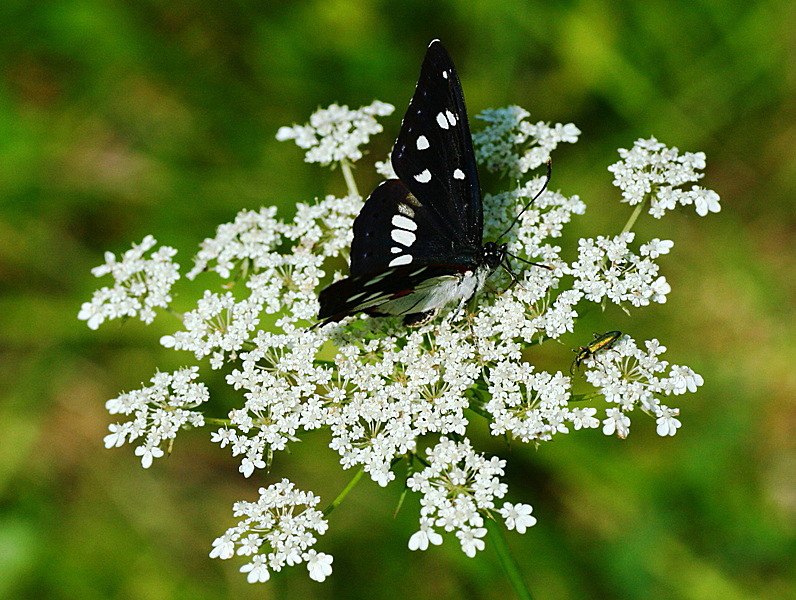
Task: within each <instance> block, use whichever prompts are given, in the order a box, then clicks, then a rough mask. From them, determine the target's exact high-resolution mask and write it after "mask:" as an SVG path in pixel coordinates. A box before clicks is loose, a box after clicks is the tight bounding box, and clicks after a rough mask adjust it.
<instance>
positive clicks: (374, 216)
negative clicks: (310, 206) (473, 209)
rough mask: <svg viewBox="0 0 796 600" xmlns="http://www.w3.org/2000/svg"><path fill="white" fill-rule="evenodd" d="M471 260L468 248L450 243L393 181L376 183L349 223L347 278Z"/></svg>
mask: <svg viewBox="0 0 796 600" xmlns="http://www.w3.org/2000/svg"><path fill="white" fill-rule="evenodd" d="M473 260H474V255H473V252H472V248H471V247H470V246H469V245H462V244H461V243H459V242H458V241H457V240H456V239H455V238H453V237H452V236H451V235H450V234H449V232H448V231H447V229H446V228H443V227H442V226H441V224H440V222H439V219H438V216H437V214H436V213H434V212H433V211H431V210H430V209H429V208H428V206H426V205H423V204H421V203H420V201H419V200H418V199H417V198H416V197H415V196H414V195H413V194H412V193H411V192H410V191H409V190H408V189H407V187H406V186H405V185H404V184H403V182H402V181H400V180H398V179H388V180H387V181H385V182H383V183H381V184H380V185H379V186H378V187H377V188H376V189H375V190H374V191H373V193H372V194H371V195H370V197H369V198H368V199H367V202H365V205H364V206H363V207H362V211H361V212H360V213H359V216H357V218H356V220H355V221H354V240H353V242H352V243H351V276H352V277H357V276H359V275H366V274H370V273H374V274H375V273H380V272H383V271H384V270H385V269H389V268H391V267H397V266H401V265H410V264H414V265H419V264H429V263H449V262H459V263H471V262H472V261H473Z"/></svg>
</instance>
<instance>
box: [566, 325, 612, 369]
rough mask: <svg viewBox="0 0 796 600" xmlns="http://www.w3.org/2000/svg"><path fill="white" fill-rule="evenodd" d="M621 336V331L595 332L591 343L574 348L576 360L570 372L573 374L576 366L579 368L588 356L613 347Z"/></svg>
mask: <svg viewBox="0 0 796 600" xmlns="http://www.w3.org/2000/svg"><path fill="white" fill-rule="evenodd" d="M620 337H622V332H621V331H608V332H607V333H603V334H602V335H598V334H596V333H595V334H594V339H593V340H592V341H591V343H589V344H586V345H585V346H581V347H580V348H578V349H577V350H573V352H575V360H574V361H572V366H571V367H570V368H569V374H570V375H572V373H573V372H574V371H575V369H576V368H578V369H579V368H580V365H581V363H583V361H584V360H586V359H587V358H591V357H593V356H594V355H595V354H597V353H598V352H600V351H601V350H607V349H608V348H611V347H612V346H613V345H614V344H615V343H616V342H617V340H618V339H619V338H620Z"/></svg>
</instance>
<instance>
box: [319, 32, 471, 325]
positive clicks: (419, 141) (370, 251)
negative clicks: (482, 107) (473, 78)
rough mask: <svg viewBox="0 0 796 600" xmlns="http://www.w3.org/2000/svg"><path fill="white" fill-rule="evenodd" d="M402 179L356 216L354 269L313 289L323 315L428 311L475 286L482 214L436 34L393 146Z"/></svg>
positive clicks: (453, 79)
mask: <svg viewBox="0 0 796 600" xmlns="http://www.w3.org/2000/svg"><path fill="white" fill-rule="evenodd" d="M392 164H393V168H394V169H395V172H396V174H397V175H398V177H399V179H391V180H388V181H385V182H384V183H382V184H381V185H380V186H379V187H377V188H376V189H375V190H374V192H373V193H372V194H371V195H370V197H369V198H368V200H367V201H366V202H365V205H364V206H363V208H362V211H361V212H360V214H359V216H358V217H357V218H356V220H355V221H354V240H353V242H352V244H351V276H350V277H348V278H346V279H343V280H341V281H338V282H335V283H333V284H332V285H330V286H329V287H327V288H326V289H324V290H323V291H322V292H321V293H320V295H319V301H320V311H319V314H318V318H319V319H321V320H322V323H323V324H326V323H329V322H333V321H339V320H340V319H342V318H343V317H345V316H348V315H350V314H354V313H357V312H367V313H369V314H373V315H382V314H390V315H408V316H412V315H417V314H418V313H427V314H433V312H435V311H436V310H437V309H438V308H440V307H442V306H444V305H445V304H447V303H448V302H451V301H454V300H460V299H462V298H469V297H471V296H472V294H473V293H474V291H475V290H476V289H477V288H478V287H479V286H480V285H481V283H482V279H481V278H480V276H479V274H478V271H479V266H480V262H481V258H480V257H481V253H482V250H481V237H482V233H483V214H482V205H481V191H480V187H479V183H478V171H477V170H476V165H475V155H474V154H473V146H472V139H471V137H470V127H469V125H468V122H467V112H466V109H465V106H464V96H463V94H462V89H461V84H460V83H459V78H458V76H457V75H456V69H455V67H454V66H453V62H452V61H451V59H450V56H448V53H447V51H446V50H445V48H443V46H442V44H441V43H440V42H439V40H434V41H433V42H431V44H430V45H429V47H428V50H427V51H426V56H425V59H424V60H423V66H422V67H421V70H420V77H419V79H418V82H417V87H416V89H415V93H414V95H413V97H412V100H411V102H410V103H409V108H408V109H407V111H406V115H405V116H404V119H403V121H402V123H401V131H400V133H399V134H398V139H397V141H396V143H395V147H394V148H393V152H392Z"/></svg>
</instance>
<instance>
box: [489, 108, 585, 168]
mask: <svg viewBox="0 0 796 600" xmlns="http://www.w3.org/2000/svg"><path fill="white" fill-rule="evenodd" d="M530 116H531V113H529V112H528V111H527V110H525V109H524V108H520V107H519V106H509V107H507V108H499V109H494V110H485V111H483V112H482V113H481V114H479V115H476V118H477V119H481V120H482V121H486V122H487V123H488V125H487V126H486V127H484V129H482V130H481V131H479V132H476V133H474V134H473V143H474V144H475V152H476V157H477V158H478V160H479V162H480V163H481V164H483V165H484V166H485V167H486V168H487V169H489V170H490V171H500V172H506V173H508V174H510V175H511V176H512V177H519V176H520V175H524V174H526V173H528V172H529V171H532V170H533V169H535V168H537V167H539V166H541V165H543V164H544V163H546V162H547V159H548V158H549V157H550V153H551V152H552V151H553V150H555V149H556V147H557V146H558V144H560V143H562V142H566V143H568V144H574V143H575V142H577V141H578V136H579V135H580V129H578V128H577V127H576V126H575V125H573V124H572V123H567V124H566V125H562V124H561V123H556V124H555V125H553V126H552V127H550V126H549V125H547V124H546V123H543V122H541V121H540V122H538V123H530V122H528V121H526V120H525V119H527V118H528V117H530Z"/></svg>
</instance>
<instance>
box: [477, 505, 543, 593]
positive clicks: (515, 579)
mask: <svg viewBox="0 0 796 600" xmlns="http://www.w3.org/2000/svg"><path fill="white" fill-rule="evenodd" d="M485 521H486V529H487V532H488V535H489V539H490V540H491V541H492V545H493V546H494V548H495V552H497V555H498V559H499V560H500V566H502V567H503V571H504V572H505V573H506V577H508V578H509V582H510V583H511V587H512V588H514V592H515V593H516V594H517V598H519V599H520V600H533V596H532V595H531V592H530V590H528V586H526V585H525V581H524V580H523V578H522V574H521V573H520V567H519V565H518V564H517V561H516V560H514V557H513V556H512V555H511V550H510V549H509V545H508V544H507V543H506V537H505V535H504V534H503V529H502V528H501V527H500V525H499V524H498V523H497V522H495V521H494V520H493V519H485Z"/></svg>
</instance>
